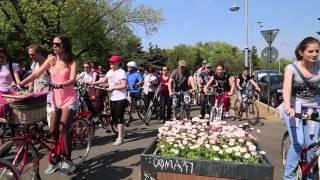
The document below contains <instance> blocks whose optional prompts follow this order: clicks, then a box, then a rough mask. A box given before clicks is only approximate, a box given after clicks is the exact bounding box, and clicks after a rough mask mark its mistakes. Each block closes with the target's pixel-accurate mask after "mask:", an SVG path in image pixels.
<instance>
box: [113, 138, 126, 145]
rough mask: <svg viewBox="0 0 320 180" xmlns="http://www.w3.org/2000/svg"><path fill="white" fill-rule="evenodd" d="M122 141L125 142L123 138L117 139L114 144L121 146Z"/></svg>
mask: <svg viewBox="0 0 320 180" xmlns="http://www.w3.org/2000/svg"><path fill="white" fill-rule="evenodd" d="M122 143H123V139H121V138H118V139H117V140H116V142H114V143H113V144H112V145H114V146H119V145H121V144H122Z"/></svg>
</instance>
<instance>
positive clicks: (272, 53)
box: [261, 46, 279, 62]
mask: <svg viewBox="0 0 320 180" xmlns="http://www.w3.org/2000/svg"><path fill="white" fill-rule="evenodd" d="M278 56H279V52H278V50H277V49H276V48H275V47H272V46H271V50H270V47H266V48H264V49H263V50H262V52H261V57H262V59H264V60H265V61H266V62H269V61H274V60H276V59H277V58H278Z"/></svg>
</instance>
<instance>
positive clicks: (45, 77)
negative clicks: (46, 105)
mask: <svg viewBox="0 0 320 180" xmlns="http://www.w3.org/2000/svg"><path fill="white" fill-rule="evenodd" d="M38 69H40V64H39V63H38V62H33V63H32V65H31V70H32V72H35V71H37V70H38ZM43 81H45V82H50V74H49V71H46V72H44V73H43V74H41V75H40V77H39V78H37V79H35V80H34V81H33V91H34V92H37V91H42V90H45V91H48V90H49V89H48V88H47V87H45V86H44V85H43Z"/></svg>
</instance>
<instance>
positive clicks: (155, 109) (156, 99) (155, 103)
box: [143, 84, 161, 126]
mask: <svg viewBox="0 0 320 180" xmlns="http://www.w3.org/2000/svg"><path fill="white" fill-rule="evenodd" d="M160 86H161V84H160V85H159V86H158V87H157V90H156V92H155V93H154V95H153V98H152V100H151V101H150V103H149V106H148V109H147V111H146V113H145V116H144V119H143V121H144V123H145V124H146V125H147V126H148V125H149V123H150V120H151V116H152V115H155V117H154V119H156V118H158V117H160V109H161V104H160V96H159V90H160Z"/></svg>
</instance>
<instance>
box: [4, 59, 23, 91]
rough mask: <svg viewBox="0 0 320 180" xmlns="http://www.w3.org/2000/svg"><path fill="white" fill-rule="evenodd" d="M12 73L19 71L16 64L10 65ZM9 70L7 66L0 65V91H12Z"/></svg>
mask: <svg viewBox="0 0 320 180" xmlns="http://www.w3.org/2000/svg"><path fill="white" fill-rule="evenodd" d="M12 70H13V73H16V72H18V71H19V66H18V64H15V63H12ZM13 78H14V77H12V75H11V73H10V69H9V64H5V65H0V91H9V90H10V89H12V87H11V84H12V82H14V80H13Z"/></svg>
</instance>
